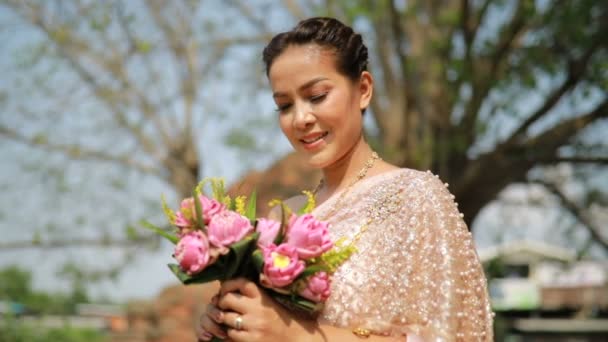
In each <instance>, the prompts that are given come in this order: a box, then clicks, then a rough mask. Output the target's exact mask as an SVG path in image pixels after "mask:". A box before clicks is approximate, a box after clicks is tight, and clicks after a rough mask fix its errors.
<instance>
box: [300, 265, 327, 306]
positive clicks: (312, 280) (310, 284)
mask: <svg viewBox="0 0 608 342" xmlns="http://www.w3.org/2000/svg"><path fill="white" fill-rule="evenodd" d="M330 283H331V281H330V280H329V276H328V275H327V273H325V272H317V273H315V274H314V275H313V276H312V277H309V278H308V279H307V284H306V287H305V288H304V289H302V290H301V291H300V295H301V296H302V297H304V298H306V299H310V300H312V301H313V302H316V303H321V302H325V301H326V300H327V298H329V294H330V288H329V287H330Z"/></svg>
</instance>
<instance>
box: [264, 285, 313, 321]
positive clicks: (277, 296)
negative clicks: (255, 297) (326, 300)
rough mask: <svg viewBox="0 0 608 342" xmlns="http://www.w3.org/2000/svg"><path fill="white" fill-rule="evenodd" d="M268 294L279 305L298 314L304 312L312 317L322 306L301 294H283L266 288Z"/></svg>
mask: <svg viewBox="0 0 608 342" xmlns="http://www.w3.org/2000/svg"><path fill="white" fill-rule="evenodd" d="M267 290H268V294H269V295H270V296H271V297H272V298H273V299H274V300H276V301H277V302H279V303H281V305H283V306H285V307H286V308H288V309H289V310H290V311H294V312H297V313H300V314H304V315H306V316H308V317H310V318H314V317H315V316H316V315H317V314H318V313H319V312H320V311H321V309H322V308H323V303H315V302H313V301H310V300H308V299H306V298H303V297H301V296H293V295H285V294H282V293H278V292H275V291H273V290H272V289H267Z"/></svg>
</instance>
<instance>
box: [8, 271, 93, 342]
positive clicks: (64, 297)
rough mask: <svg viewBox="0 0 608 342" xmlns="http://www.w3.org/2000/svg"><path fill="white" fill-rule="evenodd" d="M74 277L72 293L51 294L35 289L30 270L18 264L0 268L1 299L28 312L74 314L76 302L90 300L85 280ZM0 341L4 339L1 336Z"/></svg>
mask: <svg viewBox="0 0 608 342" xmlns="http://www.w3.org/2000/svg"><path fill="white" fill-rule="evenodd" d="M65 272H66V273H67V272H69V271H67V270H66V271H65ZM72 279H73V282H72V291H71V292H70V293H68V294H63V293H54V294H49V293H45V292H40V291H35V290H34V289H33V287H32V275H31V273H30V272H28V271H26V270H23V269H20V268H19V267H17V266H9V267H6V268H4V269H1V270H0V301H6V302H11V303H19V304H21V305H23V306H24V307H25V309H26V310H27V311H28V312H34V313H40V314H72V313H74V312H75V308H76V304H79V303H87V302H89V298H88V295H87V292H86V288H85V286H84V282H83V281H82V280H81V279H80V281H79V279H76V278H75V277H72ZM0 341H4V340H3V339H2V338H0Z"/></svg>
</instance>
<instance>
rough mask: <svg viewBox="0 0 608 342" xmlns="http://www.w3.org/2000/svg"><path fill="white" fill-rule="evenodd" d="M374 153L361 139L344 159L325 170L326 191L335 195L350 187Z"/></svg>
mask: <svg viewBox="0 0 608 342" xmlns="http://www.w3.org/2000/svg"><path fill="white" fill-rule="evenodd" d="M372 152H373V151H372V149H371V147H370V146H369V145H368V144H367V142H365V140H363V138H361V139H359V141H358V142H357V143H356V144H355V145H354V146H353V148H352V149H350V150H349V151H348V152H347V153H346V154H345V155H344V156H343V157H342V158H340V159H339V160H337V161H336V162H335V163H333V164H331V165H329V166H328V167H326V168H324V169H323V178H324V182H325V184H324V186H325V190H326V191H327V192H329V193H333V192H335V191H337V190H341V189H342V188H344V187H346V186H348V184H349V183H350V182H352V181H353V180H354V179H355V178H356V177H357V175H358V173H359V171H361V169H362V168H363V167H364V166H365V162H367V160H368V159H369V158H370V157H371V155H372Z"/></svg>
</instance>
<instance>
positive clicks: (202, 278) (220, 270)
mask: <svg viewBox="0 0 608 342" xmlns="http://www.w3.org/2000/svg"><path fill="white" fill-rule="evenodd" d="M168 266H169V269H170V270H171V272H173V274H175V276H176V277H177V279H179V281H181V282H182V284H184V285H190V284H204V283H209V282H212V281H215V280H222V279H223V275H224V267H223V266H224V265H222V264H221V263H217V262H216V263H215V264H213V265H211V266H209V267H207V268H205V269H204V270H203V271H202V272H201V273H198V274H195V275H193V276H190V275H189V274H188V273H186V272H184V271H182V269H181V268H180V267H179V265H177V264H169V265H168Z"/></svg>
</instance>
